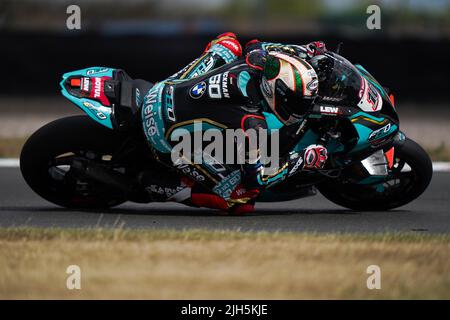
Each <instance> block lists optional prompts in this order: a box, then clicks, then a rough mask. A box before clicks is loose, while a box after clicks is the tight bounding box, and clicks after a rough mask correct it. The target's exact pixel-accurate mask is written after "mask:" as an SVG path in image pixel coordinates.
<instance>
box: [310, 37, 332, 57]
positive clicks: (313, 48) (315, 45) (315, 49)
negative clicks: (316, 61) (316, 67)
mask: <svg viewBox="0 0 450 320" xmlns="http://www.w3.org/2000/svg"><path fill="white" fill-rule="evenodd" d="M305 47H306V53H307V55H308V57H310V58H312V57H315V56H319V55H322V54H324V53H325V52H326V51H327V48H326V47H325V43H324V42H322V41H314V42H310V43H308V44H307V45H306V46H305Z"/></svg>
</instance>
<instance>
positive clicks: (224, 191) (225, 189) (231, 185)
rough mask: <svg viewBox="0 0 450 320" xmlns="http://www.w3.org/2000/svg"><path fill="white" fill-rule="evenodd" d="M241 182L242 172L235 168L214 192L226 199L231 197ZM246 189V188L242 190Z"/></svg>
mask: <svg viewBox="0 0 450 320" xmlns="http://www.w3.org/2000/svg"><path fill="white" fill-rule="evenodd" d="M240 182H241V172H240V171H239V170H235V171H233V172H231V173H230V174H229V175H228V176H226V177H225V178H224V179H222V180H221V181H220V182H219V183H218V184H217V185H216V186H215V187H214V188H213V191H214V193H217V194H218V195H219V196H221V197H222V198H224V199H229V198H230V195H231V193H232V192H233V190H234V189H235V188H236V186H237V185H238V184H239V183H240ZM242 191H244V190H242Z"/></svg>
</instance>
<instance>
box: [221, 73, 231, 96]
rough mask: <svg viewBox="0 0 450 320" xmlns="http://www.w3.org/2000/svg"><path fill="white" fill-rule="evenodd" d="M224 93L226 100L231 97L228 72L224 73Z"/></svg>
mask: <svg viewBox="0 0 450 320" xmlns="http://www.w3.org/2000/svg"><path fill="white" fill-rule="evenodd" d="M222 92H223V96H224V97H225V98H229V97H230V93H229V92H228V71H227V72H224V74H223V76H222Z"/></svg>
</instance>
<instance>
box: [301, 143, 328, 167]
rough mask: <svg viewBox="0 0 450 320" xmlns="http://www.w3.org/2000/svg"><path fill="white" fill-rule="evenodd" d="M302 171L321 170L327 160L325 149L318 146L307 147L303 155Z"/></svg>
mask: <svg viewBox="0 0 450 320" xmlns="http://www.w3.org/2000/svg"><path fill="white" fill-rule="evenodd" d="M303 159H304V165H303V168H304V169H316V170H317V169H323V167H324V166H325V162H326V161H327V159H328V155H327V149H326V148H325V147H324V146H322V145H320V144H312V145H310V146H308V147H307V148H306V149H305V151H304V154H303Z"/></svg>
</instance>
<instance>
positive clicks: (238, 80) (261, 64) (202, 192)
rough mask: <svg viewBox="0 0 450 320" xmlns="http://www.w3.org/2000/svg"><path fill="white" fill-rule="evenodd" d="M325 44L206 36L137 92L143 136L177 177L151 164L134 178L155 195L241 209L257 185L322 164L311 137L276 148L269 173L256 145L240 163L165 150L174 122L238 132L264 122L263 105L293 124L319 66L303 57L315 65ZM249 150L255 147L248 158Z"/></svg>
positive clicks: (310, 96)
mask: <svg viewBox="0 0 450 320" xmlns="http://www.w3.org/2000/svg"><path fill="white" fill-rule="evenodd" d="M325 51H326V48H325V45H324V44H323V43H322V42H313V43H310V44H308V45H306V46H298V45H283V44H276V43H266V42H260V41H258V40H252V41H250V42H248V43H247V44H246V45H245V48H244V50H242V47H241V45H240V43H239V41H238V40H237V38H236V36H235V35H234V34H233V33H231V32H228V33H224V34H221V35H219V36H218V37H217V38H216V39H214V40H212V41H211V42H210V43H209V44H208V45H207V47H206V48H205V50H204V52H203V54H202V55H201V56H200V57H199V58H197V59H196V60H194V61H193V62H191V63H190V64H189V65H187V66H186V67H185V68H183V69H182V70H181V71H179V72H177V73H175V74H174V75H172V76H171V77H169V78H168V79H166V80H164V81H161V82H159V83H156V84H155V85H154V86H153V87H152V88H151V89H150V91H149V92H148V93H147V94H146V95H145V98H144V100H143V103H142V108H141V116H142V123H143V129H144V132H145V135H146V138H147V140H148V142H149V144H150V146H151V149H152V151H153V153H154V156H155V158H156V159H157V160H158V161H159V162H160V163H164V164H165V165H168V166H169V167H172V168H175V169H176V171H177V172H178V173H181V177H180V175H179V174H172V175H170V174H169V175H168V174H167V172H164V171H167V170H155V171H152V172H151V173H149V174H146V175H143V176H142V177H141V180H142V183H143V184H145V185H147V186H148V188H147V189H148V190H149V191H150V192H151V194H152V195H154V196H155V198H156V199H159V200H163V201H167V200H169V201H170V200H171V201H177V202H182V203H185V204H188V205H194V206H198V207H208V208H215V209H220V210H223V211H229V212H233V213H245V212H251V211H253V210H254V202H255V201H254V200H255V198H256V197H257V196H258V194H259V193H260V191H261V190H262V189H263V188H264V187H266V186H268V185H270V184H272V183H277V182H278V181H281V180H283V179H285V178H286V177H288V176H292V175H293V174H296V173H297V172H300V171H301V170H317V169H322V168H323V167H324V165H325V162H326V160H327V150H326V148H325V147H324V146H323V145H321V144H320V143H319V142H318V143H315V144H311V145H310V146H308V147H306V148H305V149H304V150H303V152H301V153H296V152H290V153H288V154H286V155H283V156H282V158H281V159H280V162H279V167H278V169H277V170H275V172H274V173H271V174H267V173H266V172H265V168H264V166H263V164H262V163H261V161H260V159H259V158H258V155H259V151H260V150H258V149H257V150H247V153H246V162H245V164H243V165H242V166H241V168H240V170H236V169H235V168H234V169H233V168H232V167H230V166H227V165H225V164H218V165H220V167H221V169H220V170H219V171H218V170H216V167H215V166H213V165H211V163H206V162H205V163H201V164H196V163H193V162H192V161H190V159H187V162H183V163H182V162H173V161H172V158H171V152H172V151H173V147H174V143H173V139H172V138H173V134H174V132H175V130H176V129H177V128H179V127H182V126H189V125H193V124H195V123H196V122H197V121H202V123H203V124H205V123H206V124H208V125H214V126H216V127H220V128H232V129H238V128H240V129H242V130H243V131H244V132H246V131H247V130H249V129H255V130H260V129H267V123H266V120H265V117H264V114H263V112H271V113H273V114H274V115H275V116H276V117H277V118H278V120H279V121H280V122H281V123H282V124H284V125H285V126H289V125H295V124H298V123H299V122H300V121H301V119H302V115H304V113H305V111H307V110H308V109H309V108H310V107H311V106H312V105H313V104H314V100H315V98H316V96H317V91H318V85H319V78H320V77H321V74H320V73H319V75H318V74H317V72H316V70H315V69H314V68H313V67H312V65H311V64H314V65H315V66H316V67H318V66H320V64H321V57H322V53H323V52H325ZM316 69H318V70H319V69H320V68H316ZM250 154H253V155H255V154H256V155H257V156H256V161H255V160H250V157H249V155H250ZM252 159H253V158H252ZM185 160H186V159H185ZM163 172H164V174H163Z"/></svg>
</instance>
